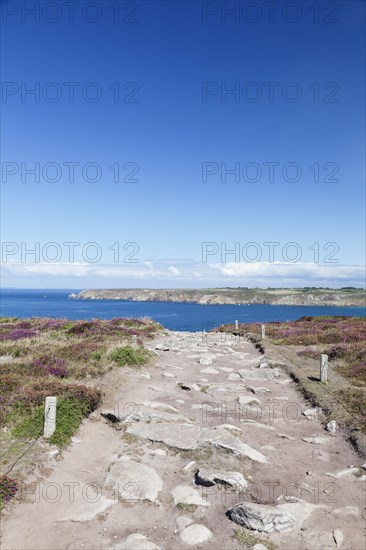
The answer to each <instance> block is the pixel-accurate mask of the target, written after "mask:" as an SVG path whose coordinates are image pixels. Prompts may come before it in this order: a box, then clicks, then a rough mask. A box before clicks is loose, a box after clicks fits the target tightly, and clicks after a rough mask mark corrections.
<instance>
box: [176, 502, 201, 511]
mask: <svg viewBox="0 0 366 550" xmlns="http://www.w3.org/2000/svg"><path fill="white" fill-rule="evenodd" d="M176 507H177V508H178V510H180V511H181V512H184V513H186V514H193V513H194V512H195V511H196V510H197V508H198V506H197V505H196V504H186V503H185V502H178V504H177V505H176Z"/></svg>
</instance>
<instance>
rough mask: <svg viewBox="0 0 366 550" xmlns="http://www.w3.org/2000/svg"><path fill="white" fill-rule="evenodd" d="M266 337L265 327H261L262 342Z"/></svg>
mask: <svg viewBox="0 0 366 550" xmlns="http://www.w3.org/2000/svg"><path fill="white" fill-rule="evenodd" d="M265 337H266V325H261V338H262V340H264V339H265Z"/></svg>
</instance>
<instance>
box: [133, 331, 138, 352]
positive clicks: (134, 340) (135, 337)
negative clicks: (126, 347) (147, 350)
mask: <svg viewBox="0 0 366 550" xmlns="http://www.w3.org/2000/svg"><path fill="white" fill-rule="evenodd" d="M131 340H132V342H131V345H132V347H133V348H134V349H137V348H138V347H139V346H138V344H137V336H136V334H133V336H132V339H131Z"/></svg>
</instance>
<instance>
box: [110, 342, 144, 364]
mask: <svg viewBox="0 0 366 550" xmlns="http://www.w3.org/2000/svg"><path fill="white" fill-rule="evenodd" d="M149 358H150V354H149V352H148V351H147V350H146V349H144V348H141V347H140V348H136V349H135V348H132V347H131V346H124V347H120V348H116V349H115V350H114V351H113V352H112V353H111V359H113V361H115V362H116V363H117V365H118V366H119V367H124V366H125V365H129V366H140V365H145V364H146V363H147V362H148V361H149Z"/></svg>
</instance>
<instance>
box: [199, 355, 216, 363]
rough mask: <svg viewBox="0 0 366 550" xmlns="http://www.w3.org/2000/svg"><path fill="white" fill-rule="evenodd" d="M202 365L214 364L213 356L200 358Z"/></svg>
mask: <svg viewBox="0 0 366 550" xmlns="http://www.w3.org/2000/svg"><path fill="white" fill-rule="evenodd" d="M199 362H200V364H201V365H212V363H213V361H212V358H211V357H201V359H200V360H199Z"/></svg>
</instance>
